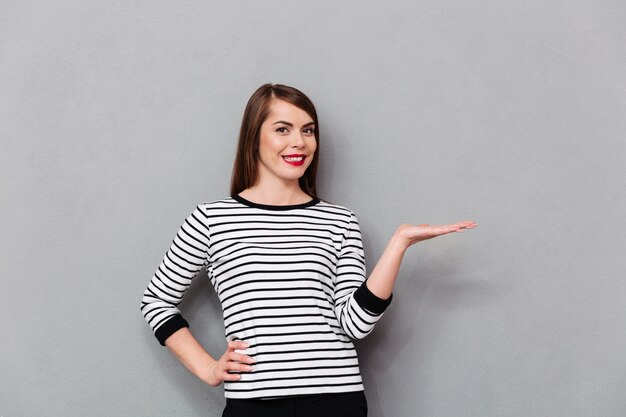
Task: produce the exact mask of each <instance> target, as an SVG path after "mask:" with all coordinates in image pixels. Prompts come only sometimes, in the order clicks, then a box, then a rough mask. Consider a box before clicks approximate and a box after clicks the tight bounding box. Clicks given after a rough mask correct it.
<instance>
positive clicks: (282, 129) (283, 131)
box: [276, 126, 288, 133]
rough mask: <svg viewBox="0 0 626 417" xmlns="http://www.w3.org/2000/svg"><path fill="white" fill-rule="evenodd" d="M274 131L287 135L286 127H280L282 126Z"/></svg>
mask: <svg viewBox="0 0 626 417" xmlns="http://www.w3.org/2000/svg"><path fill="white" fill-rule="evenodd" d="M276 131H277V132H278V133H287V132H288V130H287V128H286V127H282V126H281V127H279V128H277V129H276Z"/></svg>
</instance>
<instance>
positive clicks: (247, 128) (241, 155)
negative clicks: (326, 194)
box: [230, 84, 320, 198]
mask: <svg viewBox="0 0 626 417" xmlns="http://www.w3.org/2000/svg"><path fill="white" fill-rule="evenodd" d="M272 99H278V100H283V101H286V102H287V103H290V104H293V105H294V106H296V107H298V108H300V109H302V110H304V111H305V112H307V114H308V115H309V116H311V118H312V119H313V121H314V122H315V130H314V134H315V140H316V142H317V148H316V149H315V153H314V154H313V160H312V161H311V164H310V165H309V167H308V168H307V169H306V171H305V172H304V175H302V177H300V179H299V183H300V188H301V189H302V191H304V192H305V193H307V194H308V195H310V196H311V197H313V198H317V188H316V183H315V179H316V176H317V160H318V156H319V149H320V147H319V141H320V138H319V123H318V122H317V112H316V111H315V106H313V102H312V101H311V100H310V99H309V98H308V97H307V96H306V95H304V93H302V92H301V91H299V90H297V89H295V88H293V87H289V86H286V85H282V84H264V85H262V86H261V87H259V88H258V89H257V90H256V91H255V92H254V94H252V96H251V97H250V100H248V104H247V105H246V110H245V111H244V113H243V119H242V121H241V129H240V131H239V142H238V144H237V153H236V154H235V163H234V165H233V176H232V178H231V181H230V195H236V194H239V193H240V192H241V191H243V190H245V189H246V188H248V187H251V186H253V185H254V184H255V183H256V181H257V174H258V161H259V151H258V150H259V136H260V132H261V125H262V124H263V122H264V121H265V119H267V117H268V116H269V114H270V105H271V102H272Z"/></svg>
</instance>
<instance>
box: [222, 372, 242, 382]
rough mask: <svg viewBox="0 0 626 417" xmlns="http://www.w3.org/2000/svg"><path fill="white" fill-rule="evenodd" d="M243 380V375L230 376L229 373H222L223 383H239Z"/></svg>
mask: <svg viewBox="0 0 626 417" xmlns="http://www.w3.org/2000/svg"><path fill="white" fill-rule="evenodd" d="M240 379H241V375H239V374H229V373H228V372H222V381H239V380H240Z"/></svg>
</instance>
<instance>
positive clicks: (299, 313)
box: [141, 195, 391, 398]
mask: <svg viewBox="0 0 626 417" xmlns="http://www.w3.org/2000/svg"><path fill="white" fill-rule="evenodd" d="M201 268H205V269H206V271H207V274H208V277H209V279H210V280H211V283H212V284H213V287H214V288H215V292H216V294H217V296H218V298H219V300H220V302H221V305H222V313H223V319H224V327H225V331H226V339H227V340H243V341H245V342H247V343H248V345H249V347H248V349H246V350H244V351H243V353H245V354H247V355H249V356H251V357H253V358H254V359H255V369H254V371H252V372H243V373H242V374H241V375H242V377H241V379H240V380H239V381H235V382H225V383H224V390H225V396H226V397H227V398H274V397H281V396H291V395H304V394H320V393H337V392H350V391H361V390H363V385H362V382H361V375H360V371H359V365H358V360H357V356H356V351H355V349H354V345H353V344H352V341H351V339H360V338H363V337H365V336H366V335H367V334H368V333H369V332H371V331H372V329H373V327H374V325H375V323H376V322H377V320H378V319H379V318H380V317H381V315H382V313H383V312H384V310H385V309H386V307H387V306H388V305H389V303H390V302H391V298H389V299H388V300H382V299H380V298H378V297H376V296H375V295H374V294H372V293H371V292H370V291H369V290H368V289H367V287H366V286H365V261H364V255H363V245H362V240H361V232H360V229H359V224H358V221H357V219H356V217H355V215H354V213H352V212H351V211H350V210H349V209H347V208H345V207H342V206H338V205H335V204H331V203H328V202H325V201H321V200H319V199H313V200H311V201H309V202H308V203H304V204H298V205H291V206H268V205H262V204H257V203H253V202H251V201H248V200H246V199H244V198H242V197H240V196H238V195H234V196H232V197H228V198H225V199H222V200H218V201H214V202H211V203H205V204H200V205H199V206H198V207H197V208H196V209H195V210H194V211H193V212H192V213H191V215H190V216H189V217H187V219H186V220H185V221H184V223H183V224H182V226H181V227H180V229H179V230H178V233H177V234H176V236H175V238H174V241H173V242H172V245H171V247H170V248H169V250H168V251H167V253H166V254H165V257H164V258H163V261H162V262H161V264H160V265H159V267H158V269H157V271H156V273H155V274H154V276H153V278H152V280H151V281H150V283H149V285H148V287H147V289H146V290H145V292H144V296H143V300H142V303H141V310H142V313H143V315H144V317H145V318H146V320H147V321H148V323H149V325H150V326H151V328H152V330H153V331H154V333H155V336H156V337H157V339H158V340H159V342H160V343H161V344H165V340H166V339H167V338H168V337H169V336H170V335H171V334H172V333H174V332H175V331H177V330H179V329H180V328H182V327H186V326H188V324H187V322H186V321H185V319H184V318H183V317H182V315H181V313H180V311H179V310H178V308H177V305H178V304H179V302H180V301H181V299H182V297H183V295H184V294H185V291H186V290H187V288H188V287H189V285H190V283H191V280H192V278H193V277H194V276H195V275H196V274H197V272H198V271H199V270H200V269H201Z"/></svg>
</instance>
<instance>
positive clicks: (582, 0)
mask: <svg viewBox="0 0 626 417" xmlns="http://www.w3.org/2000/svg"><path fill="white" fill-rule="evenodd" d="M624 21H626V3H624V2H623V1H591V0H575V1H569V2H545V1H543V0H534V1H523V2H502V1H496V0H490V1H482V2H467V1H461V0H454V1H449V2H441V1H433V0H419V1H408V0H407V1H394V2H391V3H388V4H383V3H382V2H379V3H374V2H371V3H364V2H362V1H350V2H332V1H322V2H312V1H296V2H294V1H286V0H285V1H267V2H243V1H234V2H212V3H210V2H184V3H177V2H146V1H111V2H94V1H73V2H72V1H65V2H47V1H42V0H39V1H6V0H5V1H2V3H0V97H1V98H0V118H1V119H0V135H1V148H0V150H1V152H0V187H1V200H0V210H1V214H2V215H1V216H0V257H1V262H0V277H1V285H2V288H1V291H0V331H1V336H0V338H1V340H2V342H1V343H0V357H1V358H2V360H1V362H0V383H1V387H0V415H2V416H4V417H22V416H28V417H32V416H55V417H56V416H58V417H61V416H63V417H68V416H87V415H88V416H107V417H108V416H147V415H151V416H169V415H185V416H219V415H221V408H222V406H223V404H224V400H223V394H222V391H221V389H211V388H209V387H207V386H204V385H203V384H202V383H201V382H199V381H198V380H196V379H195V378H194V377H193V376H192V375H191V374H189V373H188V372H187V371H186V369H184V367H183V366H182V365H180V364H179V363H178V362H177V361H176V360H175V359H174V358H173V357H172V356H171V355H170V354H169V353H168V351H167V350H165V349H164V348H162V347H160V345H158V343H157V342H156V339H154V338H153V336H152V333H151V332H150V330H149V328H148V326H147V324H146V323H145V322H144V321H143V318H142V317H141V315H140V313H139V308H138V307H139V301H140V298H141V294H142V292H143V289H144V287H145V286H146V285H147V283H148V281H149V279H150V277H151V275H152V273H153V272H154V270H155V269H156V267H157V265H158V263H159V262H160V260H161V257H162V256H163V254H164V253H165V251H166V250H167V248H168V246H169V244H170V242H171V239H172V238H173V236H174V233H175V231H176V230H177V228H178V226H179V225H180V223H181V222H182V220H183V219H184V218H185V217H186V216H187V215H188V214H189V213H190V212H191V210H192V209H193V208H194V207H195V205H196V204H197V203H200V202H204V201H210V200H214V199H218V198H222V197H224V196H226V195H227V192H228V182H229V178H230V170H231V164H232V160H233V153H234V147H235V140H236V136H237V132H238V129H239V122H240V119H241V114H242V112H243V107H244V105H245V102H246V100H247V99H248V97H249V95H250V94H251V93H252V91H254V89H256V88H257V87H258V86H259V85H261V84H262V83H265V82H268V81H271V82H281V83H284V84H290V85H294V86H296V87H298V88H300V89H302V90H303V91H304V92H306V93H307V94H309V95H310V96H311V98H312V99H313V100H314V101H315V103H316V104H317V106H318V109H319V114H320V118H321V124H322V126H321V133H322V140H323V142H322V143H321V146H322V148H321V149H322V154H321V156H322V159H321V172H320V188H321V195H322V197H324V198H326V199H328V200H331V201H333V202H336V203H340V204H343V205H346V206H348V207H350V208H352V209H353V210H354V211H355V212H356V213H357V216H358V217H359V219H360V222H361V226H362V229H363V231H364V236H365V244H366V254H367V256H368V266H369V267H370V269H371V268H372V267H373V265H374V263H375V260H376V258H377V256H378V255H379V254H380V253H381V251H382V249H383V248H384V246H385V244H386V241H387V239H388V238H389V237H390V235H391V233H392V232H393V230H394V229H395V227H396V226H397V225H398V224H400V223H404V222H412V223H432V224H441V223H448V222H454V221H460V220H466V219H471V220H475V221H477V222H478V223H479V224H480V226H479V228H477V229H476V230H472V231H468V232H466V233H460V234H456V235H453V236H445V237H441V238H439V239H436V240H433V241H430V242H425V243H422V244H419V245H417V246H416V247H413V248H411V250H410V252H409V253H408V254H407V256H406V259H405V262H404V264H403V267H402V271H401V278H400V281H399V283H398V285H397V287H396V291H395V299H394V303H393V304H392V306H391V307H390V309H389V310H388V312H387V313H386V314H385V316H384V317H383V319H382V321H381V322H380V323H379V325H378V327H377V328H376V330H375V331H374V333H373V334H372V335H371V336H370V337H369V338H368V339H366V340H364V341H363V342H360V343H359V344H358V348H359V351H360V355H361V362H362V368H363V373H364V378H365V385H366V389H367V394H368V398H369V402H370V409H371V413H370V415H371V416H373V417H383V416H385V417H395V416H428V417H434V416H441V417H447V416H468V417H469V416H472V417H474V416H481V417H482V416H494V417H496V416H497V417H501V416H545V417H558V416H568V417H578V416H579V417H589V416H602V417H611V416H623V415H624V410H625V409H626V396H625V395H624V384H625V382H626V355H624V354H623V353H624V348H625V345H626V326H625V325H624V322H625V321H626V302H624V300H625V299H626V280H624V270H625V269H626V260H625V259H626V257H625V256H624V253H626V243H625V238H624V213H626V198H625V196H626V193H625V191H626V190H625V188H626V187H625V184H626V179H625V174H624V167H623V164H624V159H625V158H624V157H625V156H626V142H625V140H624V131H625V128H626V117H625V111H626V48H625V47H624V45H626V29H625V28H626V26H624ZM184 304H185V305H184V310H185V312H186V314H187V317H188V318H189V319H190V321H191V323H192V328H193V329H194V331H195V333H196V334H197V336H198V337H199V339H200V340H201V341H202V342H203V343H204V344H205V346H206V347H207V349H209V350H210V351H211V352H213V353H216V354H217V353H219V352H220V351H221V350H222V349H223V347H224V345H225V343H224V341H223V336H222V332H223V327H222V324H221V316H220V310H219V306H218V304H217V303H216V297H215V295H214V294H213V293H212V290H211V289H210V286H209V285H208V284H207V282H206V280H203V279H202V278H200V279H198V280H197V281H196V283H195V284H194V286H193V288H192V290H191V292H190V294H189V296H188V297H187V298H186V300H185V302H184Z"/></svg>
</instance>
